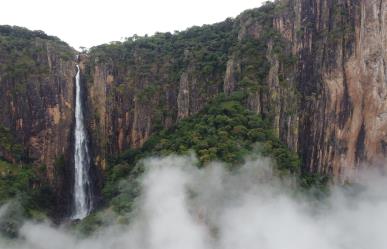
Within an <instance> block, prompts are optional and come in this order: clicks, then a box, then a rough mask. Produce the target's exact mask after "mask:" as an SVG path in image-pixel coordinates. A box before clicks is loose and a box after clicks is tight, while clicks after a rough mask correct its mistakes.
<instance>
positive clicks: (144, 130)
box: [0, 0, 387, 186]
mask: <svg viewBox="0 0 387 249" xmlns="http://www.w3.org/2000/svg"><path fill="white" fill-rule="evenodd" d="M386 5H387V3H384V2H383V1H376V0H370V1H365V0H319V1H311V0H282V1H276V3H268V4H266V5H264V6H263V7H261V8H259V9H255V10H249V11H245V12H244V13H242V14H241V15H240V16H238V17H237V18H235V19H227V20H226V21H224V22H221V23H218V24H214V25H206V26H203V27H193V28H191V29H188V30H187V31H184V32H179V33H176V34H170V33H164V34H162V33H158V34H156V35H154V36H152V37H137V36H135V37H131V38H128V40H127V41H126V42H123V43H112V44H109V45H102V46H98V47H95V48H92V49H91V50H90V52H89V53H88V54H87V55H85V56H83V57H82V63H81V69H82V80H83V83H84V86H85V93H86V94H85V102H86V108H87V112H86V113H85V114H86V119H87V122H88V123H87V126H88V130H89V133H90V140H91V147H92V153H93V161H94V162H95V163H96V165H98V166H99V168H100V169H101V171H103V170H104V169H105V167H106V164H107V163H106V161H107V159H108V158H109V157H110V156H115V155H117V154H119V153H121V152H123V151H125V150H126V149H128V148H138V147H141V146H142V145H143V144H144V142H145V141H146V140H147V139H148V138H149V137H150V135H151V134H152V133H153V132H154V131H155V130H158V129H160V128H168V127H171V126H172V125H174V124H175V123H176V122H177V121H178V120H180V119H183V118H185V117H188V116H191V115H193V114H195V113H197V112H198V111H200V110H201V109H202V108H203V107H204V106H205V105H206V103H208V101H209V100H211V99H212V98H213V97H214V96H216V95H219V94H226V95H227V94H230V93H231V92H239V93H240V94H244V95H245V96H246V98H245V103H244V104H245V105H246V106H247V107H248V108H249V109H251V110H252V111H254V112H256V113H259V114H262V116H263V117H264V118H266V119H267V120H270V122H271V123H272V127H273V129H274V131H275V134H276V135H277V136H278V137H279V138H280V139H281V140H282V141H283V142H285V143H286V144H287V145H288V146H289V147H290V148H291V149H293V150H294V151H297V152H299V154H300V155H301V158H302V161H303V169H304V170H305V171H309V172H322V173H328V174H332V175H334V176H336V177H337V178H341V179H344V178H345V177H347V176H350V175H351V174H352V173H353V171H354V169H358V168H360V166H362V165H375V166H377V165H382V164H383V162H384V160H385V156H386V150H387V149H386V148H387V137H386V134H385V131H386V129H387V115H386V113H387V111H386V109H387V105H386V103H387V102H386V97H387V90H386V89H387V88H386V86H385V84H386V78H385V77H386V76H385V73H386V66H385V59H386V46H387V43H386V30H385V29H386V27H387V26H386V25H387V20H386V14H387V11H386ZM0 53H1V56H0V101H1V105H2V108H1V109H0V124H1V126H2V127H0V128H4V129H6V130H7V132H8V131H9V132H10V133H11V134H13V135H14V136H15V137H16V140H17V141H16V142H18V143H20V144H22V145H24V146H23V148H24V151H23V153H21V154H23V157H25V158H28V159H29V160H30V161H33V162H35V164H40V163H42V164H44V165H45V166H46V169H47V170H46V174H47V177H48V179H49V180H50V181H51V182H52V184H53V185H58V186H59V185H61V184H62V185H63V179H64V178H63V177H62V178H63V179H62V178H61V177H60V175H63V174H62V173H63V170H64V171H65V172H66V170H67V171H69V169H70V168H71V167H70V166H71V165H70V164H71V160H66V162H67V164H68V165H67V164H66V165H62V167H60V166H56V165H57V163H55V162H56V161H58V160H57V159H60V158H63V157H65V158H71V156H70V155H71V146H70V145H71V140H72V137H71V129H72V125H73V105H74V103H73V97H74V89H73V86H74V84H73V83H74V82H73V80H74V74H75V61H74V54H75V53H74V51H73V50H72V49H71V48H69V47H68V46H67V45H65V44H64V43H63V42H60V41H59V40H58V39H56V38H52V37H48V36H47V35H45V34H43V33H41V32H35V33H34V32H29V31H28V32H27V31H25V30H15V29H11V28H9V27H4V26H2V28H1V29H0ZM6 147H7V146H3V145H2V144H0V155H1V156H2V157H4V158H6V159H7V160H9V161H17V158H16V156H15V155H14V151H11V150H10V148H11V147H9V146H8V147H7V148H6ZM59 161H60V160H59ZM61 168H62V169H61ZM61 170H62V171H61ZM61 172H62V173H61ZM66 174H70V175H71V172H70V173H69V172H67V173H66ZM58 175H59V176H58ZM61 179H62V180H61ZM61 181H62V183H61Z"/></svg>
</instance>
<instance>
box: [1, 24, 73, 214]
mask: <svg viewBox="0 0 387 249" xmlns="http://www.w3.org/2000/svg"><path fill="white" fill-rule="evenodd" d="M75 63H76V62H75V51H74V50H73V49H71V48H70V47H69V46H68V45H67V44H65V43H63V42H61V41H60V40H59V39H57V38H55V37H50V36H47V35H45V34H44V33H43V32H40V31H34V32H32V31H28V30H25V29H22V28H17V27H9V26H0V105H1V108H0V126H2V127H5V128H4V129H7V130H9V132H10V133H12V134H13V137H14V138H15V140H16V142H17V143H19V144H21V145H23V151H21V152H20V155H19V158H22V160H25V161H27V162H32V163H33V164H35V165H37V166H38V165H42V166H43V167H44V168H45V170H44V171H43V172H44V174H45V177H46V178H47V179H48V181H49V183H50V184H51V185H52V186H53V188H54V189H55V191H56V192H57V193H58V196H60V198H58V205H60V204H61V203H63V202H66V201H68V198H69V196H68V194H69V191H68V189H67V187H68V186H69V185H68V182H66V181H68V179H69V177H68V175H69V174H71V172H69V169H71V162H72V156H71V155H72V153H71V150H72V148H71V141H72V126H73V119H74V113H73V109H74V108H73V106H74V104H73V101H74V84H73V80H74V74H75ZM4 158H5V159H7V157H4ZM23 158H24V159H23ZM63 159H65V160H63ZM11 161H12V160H11ZM13 161H14V162H16V160H13ZM59 162H67V163H65V164H63V163H59ZM65 187H66V189H65ZM59 200H60V201H59ZM62 201H63V202H62ZM61 211H64V209H63V208H62V209H61Z"/></svg>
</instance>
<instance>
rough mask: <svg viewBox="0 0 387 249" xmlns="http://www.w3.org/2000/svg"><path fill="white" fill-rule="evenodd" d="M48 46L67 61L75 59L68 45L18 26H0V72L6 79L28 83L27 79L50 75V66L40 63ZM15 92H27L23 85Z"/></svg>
mask: <svg viewBox="0 0 387 249" xmlns="http://www.w3.org/2000/svg"><path fill="white" fill-rule="evenodd" d="M49 45H51V46H53V47H55V49H56V51H57V52H58V53H60V54H61V56H62V57H63V58H64V59H70V58H74V57H73V56H74V54H73V53H72V52H71V50H70V49H69V47H68V45H67V44H66V43H64V42H63V41H61V40H59V38H57V37H53V36H48V35H46V34H45V33H44V32H43V31H30V30H28V29H25V28H21V27H16V26H7V25H4V26H0V72H2V78H3V80H4V79H9V80H12V79H19V80H20V79H25V78H26V77H27V76H28V77H31V76H32V75H41V74H47V72H48V68H47V64H46V63H44V62H43V61H42V60H40V59H39V58H40V56H41V55H42V53H44V51H46V50H47V49H49ZM18 84H19V85H17V86H16V87H15V91H17V92H19V91H25V89H26V87H27V86H25V85H24V84H21V82H19V83H18Z"/></svg>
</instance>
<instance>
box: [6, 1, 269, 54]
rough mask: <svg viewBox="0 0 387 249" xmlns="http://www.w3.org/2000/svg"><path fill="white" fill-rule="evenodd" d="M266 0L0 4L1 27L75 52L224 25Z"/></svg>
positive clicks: (26, 2) (20, 2) (15, 2)
mask: <svg viewBox="0 0 387 249" xmlns="http://www.w3.org/2000/svg"><path fill="white" fill-rule="evenodd" d="M262 2H264V0H0V8H1V10H0V24H8V25H17V26H23V27H26V28H29V29H33V30H43V31H44V32H46V33H47V34H49V35H55V36H58V37H59V38H60V39H62V40H64V41H65V42H67V43H69V44H70V45H71V46H73V47H74V48H76V49H78V48H79V47H80V46H85V47H91V46H95V45H99V44H102V43H108V42H110V41H119V40H121V39H122V38H124V37H129V36H132V35H133V34H138V35H144V34H149V35H150V34H153V33H154V32H156V31H159V32H167V31H170V32H173V31H174V30H179V31H181V30H184V29H186V28H188V27H191V26H194V25H202V24H211V23H215V22H220V21H223V20H224V19H226V18H227V17H235V16H237V15H238V14H239V13H240V12H242V11H244V10H246V9H251V8H255V7H259V6H260V5H261V3H262Z"/></svg>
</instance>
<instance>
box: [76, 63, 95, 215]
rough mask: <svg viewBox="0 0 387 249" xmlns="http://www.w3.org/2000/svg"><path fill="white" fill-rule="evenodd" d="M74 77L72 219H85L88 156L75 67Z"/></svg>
mask: <svg viewBox="0 0 387 249" xmlns="http://www.w3.org/2000/svg"><path fill="white" fill-rule="evenodd" d="M77 70H78V71H77V74H76V76H75V88H76V90H75V92H76V96H75V131H74V166H75V168H74V175H75V179H74V211H73V215H72V218H73V219H83V218H85V217H86V216H87V215H88V214H89V212H90V210H91V208H92V198H91V188H90V187H91V186H90V177H89V168H90V156H89V150H88V145H87V136H86V129H85V126H84V117H83V104H82V98H81V86H80V85H81V76H80V69H79V66H78V65H77Z"/></svg>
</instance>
